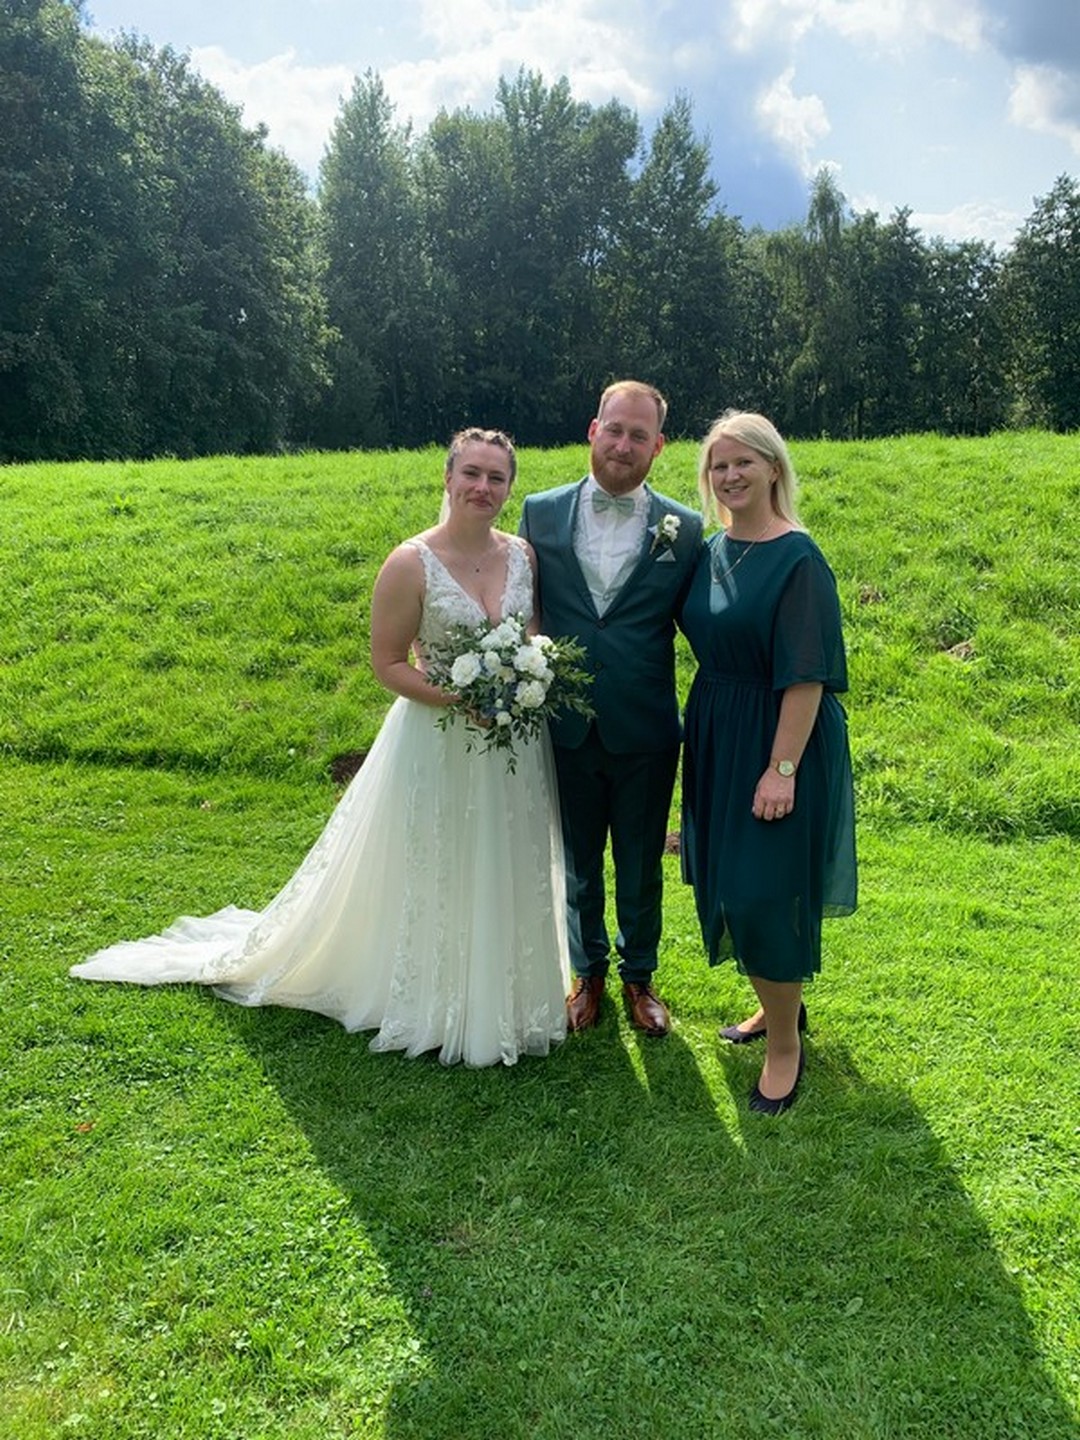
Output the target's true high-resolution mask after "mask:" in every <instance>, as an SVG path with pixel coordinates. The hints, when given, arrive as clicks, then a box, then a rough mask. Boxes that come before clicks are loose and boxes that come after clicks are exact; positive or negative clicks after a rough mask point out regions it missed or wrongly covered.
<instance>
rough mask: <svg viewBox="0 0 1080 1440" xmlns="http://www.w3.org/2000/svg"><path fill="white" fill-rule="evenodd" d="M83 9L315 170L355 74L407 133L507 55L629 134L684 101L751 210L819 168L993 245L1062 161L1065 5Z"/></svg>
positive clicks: (881, 0)
mask: <svg viewBox="0 0 1080 1440" xmlns="http://www.w3.org/2000/svg"><path fill="white" fill-rule="evenodd" d="M84 17H85V19H86V21H87V22H88V25H89V28H90V29H92V30H93V31H95V32H96V33H98V34H101V35H103V36H109V35H113V34H116V33H117V32H119V31H136V32H137V33H139V34H140V35H144V36H146V37H147V38H148V39H150V40H151V41H152V42H153V43H154V44H155V45H157V46H159V47H160V46H165V45H170V46H172V47H173V48H174V49H176V50H180V51H187V52H189V53H190V56H191V60H192V63H193V65H194V67H195V68H196V69H197V70H198V71H199V72H200V73H201V74H202V75H203V76H205V78H206V79H207V80H210V81H211V82H212V83H214V84H215V85H217V86H218V87H219V88H220V89H221V90H222V91H224V93H225V94H226V95H227V96H228V97H229V99H231V100H232V101H234V102H235V103H237V104H239V105H241V106H242V107H243V111H244V119H245V121H246V122H247V123H249V124H251V125H254V124H256V123H258V122H262V123H264V124H266V125H267V126H268V128H269V134H270V141H271V143H272V144H274V145H277V146H279V147H280V148H281V149H283V150H285V151H286V152H287V153H288V154H289V155H291V156H292V157H293V159H294V160H296V161H297V163H298V164H299V165H300V166H301V167H302V168H303V169H304V170H305V171H306V172H307V173H308V174H309V175H311V176H312V177H314V176H315V175H316V174H317V171H318V165H319V160H320V158H321V156H322V153H323V149H324V147H325V145H326V141H327V139H328V136H329V133H330V128H331V126H332V124H333V121H334V118H335V116H336V114H337V111H338V107H339V104H340V100H341V97H342V96H343V95H347V94H348V92H349V91H350V89H351V88H352V84H353V79H354V77H355V76H357V75H360V74H363V73H364V71H366V70H368V69H372V70H375V71H377V72H378V73H379V75H381V77H382V79H383V82H384V84H385V86H386V89H387V92H388V93H389V95H390V98H391V100H392V101H393V102H394V105H395V109H396V114H397V118H398V120H399V121H401V122H402V123H404V122H406V121H412V123H413V126H414V128H415V129H418V130H423V129H424V128H425V127H426V126H427V124H428V123H429V121H430V120H431V118H432V117H433V116H434V115H435V114H436V113H437V111H438V110H439V109H440V108H442V107H444V108H446V109H449V110H454V109H458V108H461V107H464V106H470V107H472V108H473V109H474V110H477V111H486V110H490V109H491V108H492V106H493V103H494V96H495V86H496V83H497V80H498V78H499V76H500V75H509V76H512V75H514V74H515V73H516V72H517V70H518V69H519V68H520V67H521V66H525V67H526V68H527V69H530V70H535V71H539V72H540V73H541V74H542V75H543V76H544V78H545V79H546V80H547V81H549V82H552V83H553V82H554V81H555V80H557V79H559V78H560V77H561V76H564V75H565V76H566V78H567V79H568V80H569V82H570V85H571V89H572V90H573V92H574V95H575V96H576V97H577V98H578V99H580V100H586V101H589V102H591V103H593V104H603V103H604V102H605V101H607V100H609V99H611V98H613V97H614V98H617V99H620V100H622V101H623V102H624V103H626V104H628V105H629V106H630V107H631V108H632V109H634V110H635V111H636V112H637V115H638V118H639V119H640V121H641V122H642V126H643V128H644V130H645V133H646V135H647V134H648V133H649V132H650V131H651V128H652V126H653V124H655V121H656V119H657V118H658V116H659V115H660V114H661V112H662V111H663V109H664V107H665V106H666V105H667V104H668V103H669V102H670V100H671V99H672V98H673V96H674V95H676V94H677V93H678V92H680V91H682V92H683V93H685V94H687V95H688V96H689V97H690V99H691V101H692V104H693V110H694V119H695V125H696V128H697V129H698V131H699V133H701V134H703V135H707V137H708V139H709V142H710V147H711V151H712V156H713V170H714V178H715V180H716V181H717V183H718V184H719V186H720V200H721V203H722V204H723V206H724V208H725V209H726V210H727V211H728V212H729V213H730V214H732V215H737V216H739V217H740V218H741V219H742V220H743V221H744V222H745V223H746V224H748V225H752V224H761V225H764V226H765V227H767V228H769V229H773V228H776V227H778V226H780V225H783V224H786V223H789V222H791V221H798V220H802V219H803V218H804V216H805V213H806V195H807V186H808V183H809V180H810V179H811V178H812V176H813V175H814V174H815V173H816V172H817V171H818V170H819V169H820V168H821V167H822V166H829V167H831V168H832V169H833V171H834V173H835V176H836V180H837V183H838V185H839V187H840V189H841V191H842V192H843V193H844V195H845V196H846V197H847V199H848V202H849V204H850V205H851V207H852V208H853V209H855V210H857V211H860V212H861V211H866V210H874V211H877V213H878V214H879V215H880V216H881V217H882V219H887V218H888V216H889V215H891V214H892V213H893V211H894V210H896V209H898V208H900V207H902V206H903V207H906V208H908V209H909V210H910V211H911V212H912V223H913V224H915V225H916V226H917V227H918V228H919V229H920V230H921V231H922V232H923V234H924V235H925V236H931V235H940V236H942V237H944V238H945V239H947V240H965V239H981V240H990V241H993V242H995V243H998V244H1003V245H1004V244H1008V243H1009V241H1010V240H1011V239H1012V238H1013V236H1014V235H1015V233H1016V230H1017V228H1018V227H1019V226H1020V225H1021V224H1022V223H1023V221H1024V220H1025V219H1026V218H1027V217H1028V216H1029V215H1030V214H1031V212H1032V209H1033V208H1034V204H1035V201H1036V200H1037V199H1039V198H1041V197H1043V196H1045V195H1046V194H1047V193H1048V192H1049V190H1050V188H1051V186H1052V185H1053V183H1054V181H1055V180H1056V179H1057V177H1058V176H1059V175H1061V174H1070V175H1077V174H1080V14H1078V5H1077V0H712V3H707V0H648V3H646V0H382V3H371V0H232V3H230V0H84Z"/></svg>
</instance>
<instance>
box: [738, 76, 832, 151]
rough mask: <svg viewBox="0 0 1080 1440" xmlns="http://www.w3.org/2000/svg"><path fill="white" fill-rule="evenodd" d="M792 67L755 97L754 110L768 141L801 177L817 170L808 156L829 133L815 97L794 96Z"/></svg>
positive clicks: (827, 125) (827, 123) (821, 107)
mask: <svg viewBox="0 0 1080 1440" xmlns="http://www.w3.org/2000/svg"><path fill="white" fill-rule="evenodd" d="M794 78H795V70H794V67H793V66H788V68H787V69H786V70H785V71H784V72H783V74H782V75H779V76H778V77H777V78H776V79H775V80H774V81H773V82H772V84H771V85H769V86H768V87H767V88H766V89H765V90H763V91H762V92H761V94H760V95H759V96H758V99H757V102H756V104H755V106H754V110H755V113H756V115H757V116H758V118H759V120H760V121H761V124H762V126H763V127H764V129H765V130H766V131H767V132H768V134H769V135H770V137H771V138H772V139H773V140H774V141H775V142H776V144H777V145H779V146H781V147H782V148H783V149H784V150H786V151H787V152H788V154H789V155H791V156H792V157H793V158H794V160H795V161H796V163H797V164H798V166H799V169H800V170H801V172H802V173H803V175H810V174H812V173H813V172H814V171H815V170H817V169H818V163H817V162H815V161H813V160H812V158H811V156H812V153H813V150H814V147H815V146H816V145H817V144H818V142H819V141H820V140H822V139H824V137H825V136H826V135H828V133H829V128H830V127H829V117H828V115H827V114H826V113H825V106H824V104H823V103H822V101H821V100H820V98H819V97H818V96H817V95H796V94H795V92H794V90H793V89H792V81H793V80H794Z"/></svg>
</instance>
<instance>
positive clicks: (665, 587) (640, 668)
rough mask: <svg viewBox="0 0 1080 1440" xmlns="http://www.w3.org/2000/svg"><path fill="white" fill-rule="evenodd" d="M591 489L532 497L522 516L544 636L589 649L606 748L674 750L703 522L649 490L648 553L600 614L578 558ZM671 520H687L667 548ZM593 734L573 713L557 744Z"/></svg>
mask: <svg viewBox="0 0 1080 1440" xmlns="http://www.w3.org/2000/svg"><path fill="white" fill-rule="evenodd" d="M584 484H585V481H584V480H581V481H578V482H577V483H576V484H574V485H561V486H559V487H558V488H557V489H555V490H546V491H541V492H540V493H538V494H535V495H528V496H526V498H525V503H524V505H523V507H522V512H521V525H520V527H519V533H520V534H522V535H523V536H524V537H525V539H526V540H528V542H529V543H530V545H532V547H533V549H534V550H535V551H536V558H537V565H538V570H539V583H540V615H541V624H542V628H543V630H544V632H545V634H548V635H570V636H573V637H574V638H575V639H576V640H577V641H579V643H580V644H581V645H583V646H584V647H585V653H586V656H587V660H586V668H587V669H588V670H589V671H590V672H591V674H592V676H593V685H592V695H591V697H590V698H591V702H592V705H593V708H594V709H595V711H596V726H597V730H598V731H599V735H600V740H601V743H602V744H603V745H604V747H605V749H607V750H610V751H611V752H612V753H614V754H630V753H642V752H645V751H652V750H666V749H668V748H670V747H673V746H677V745H678V743H679V739H680V726H679V706H678V700H677V697H676V694H675V621H674V616H675V613H676V610H677V609H678V607H679V604H680V602H681V600H682V597H683V594H684V592H685V590H686V588H687V586H688V585H689V582H690V577H691V575H692V573H693V570H694V564H695V562H696V561H697V558H698V556H699V554H700V552H701V532H702V520H701V516H700V515H699V514H697V512H696V511H694V510H690V509H688V508H687V507H686V506H685V505H679V504H678V503H677V502H676V501H674V500H669V499H668V498H667V496H665V495H658V494H657V493H656V491H654V490H651V489H649V487H648V486H646V487H645V489H646V493H647V495H648V497H649V514H648V522H647V528H646V532H645V539H644V542H643V544H642V547H641V554H640V555H639V556H638V560H637V564H636V565H635V567H634V569H633V570H632V572H631V573H630V576H629V578H628V579H627V581H626V583H625V585H624V586H623V587H622V589H621V590H620V591H619V592H618V594H617V595H616V596H615V599H614V600H613V601H612V603H611V605H610V606H609V607H608V609H607V610H606V611H605V612H604V614H603V615H598V614H597V612H596V606H595V604H594V603H593V598H592V596H591V594H590V593H589V587H588V585H587V584H586V582H585V576H584V575H583V574H582V571H581V566H580V565H579V564H578V559H577V556H576V555H575V554H574V526H575V523H576V520H577V507H578V504H579V501H580V497H581V493H582V489H583V487H584ZM665 515H675V516H677V517H678V520H679V530H678V534H677V535H676V537H675V540H674V541H673V543H672V544H670V545H668V544H667V543H666V542H665V541H663V540H662V539H661V540H659V541H657V536H658V534H659V531H658V526H659V525H660V523H661V521H662V520H663V518H664V516H665ZM654 542H656V543H654ZM588 728H589V721H588V720H587V719H586V718H585V717H584V716H582V715H576V714H574V713H572V712H569V713H564V714H561V715H558V716H556V717H555V719H554V720H553V721H552V724H551V738H552V740H553V741H554V743H555V744H556V745H564V746H567V747H569V748H571V749H573V748H575V747H576V746H578V745H580V744H581V742H582V741H583V740H584V738H585V735H586V733H587V731H588Z"/></svg>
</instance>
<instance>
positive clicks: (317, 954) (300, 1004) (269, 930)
mask: <svg viewBox="0 0 1080 1440" xmlns="http://www.w3.org/2000/svg"><path fill="white" fill-rule="evenodd" d="M71 973H72V975H75V976H78V977H79V978H81V979H86V980H117V981H127V982H129V983H133V984H139V985H161V984H167V983H171V982H194V983H197V984H201V985H210V986H213V987H214V989H215V990H216V992H217V993H218V994H219V995H222V996H223V997H225V998H226V999H228V1000H232V1001H235V1002H236V1003H238V1004H241V1005H286V1006H292V1007H294V1008H298V1009H302V1010H312V1011H316V1012H318V1013H319V1014H322V1015H328V1016H330V1017H332V1018H333V1019H335V1020H337V1021H339V1022H340V1023H341V1024H342V1025H344V1026H345V1028H346V1029H348V1030H375V1031H376V1032H377V1033H376V1034H375V1036H374V1038H373V1039H372V1041H371V1047H372V1049H374V1050H403V1051H405V1052H406V1053H408V1054H409V1055H419V1054H421V1053H424V1052H426V1051H434V1050H437V1051H438V1052H439V1058H440V1059H441V1060H442V1061H443V1062H444V1063H446V1064H453V1063H455V1062H457V1061H459V1060H460V1061H464V1062H465V1063H466V1064H467V1065H491V1064H494V1063H496V1062H499V1061H501V1062H502V1063H503V1064H507V1065H512V1064H513V1063H514V1062H515V1061H516V1060H517V1058H518V1056H519V1055H521V1054H529V1055H544V1054H546V1053H547V1052H548V1049H549V1047H550V1045H551V1043H552V1042H553V1041H559V1040H561V1039H562V1038H563V1037H564V1035H565V1033H566V1018H565V1006H564V996H565V992H566V986H567V982H568V977H569V960H568V946H567V938H566V908H565V879H564V872H563V862H562V848H561V839H560V832H559V816H558V802H557V799H556V789H555V777H554V766H553V762H552V757H551V747H550V743H549V741H548V739H547V736H546V735H544V736H543V738H542V739H541V740H539V741H536V742H531V743H529V744H527V745H523V746H519V751H518V759H517V765H516V769H515V770H514V772H513V773H511V772H510V771H508V769H507V766H506V760H505V757H504V756H503V755H502V754H501V753H499V752H497V751H493V752H490V753H488V754H480V753H478V752H476V751H472V752H470V751H468V750H467V749H466V746H465V732H464V728H463V726H462V723H461V722H460V721H455V722H454V723H453V724H452V725H451V726H450V727H449V728H447V729H445V730H444V729H442V728H440V727H439V725H438V724H437V712H435V711H433V710H432V709H431V708H430V707H428V706H424V705H419V704H416V703H414V702H412V701H408V700H404V699H398V700H396V701H395V702H394V704H393V705H392V706H391V709H390V712H389V714H388V716H387V719H386V722H385V724H384V725H383V727H382V730H381V731H380V732H379V736H378V738H377V740H376V742H375V744H374V745H373V747H372V749H371V751H370V753H369V754H368V757H367V759H366V761H365V762H364V765H363V766H362V768H361V769H360V770H359V772H358V773H357V775H356V776H355V778H354V779H353V781H352V782H351V784H350V785H349V787H348V789H347V790H346V791H345V793H344V795H343V796H342V798H341V800H340V802H339V804H338V805H337V807H336V809H335V810H334V813H333V815H332V816H331V817H330V820H329V822H328V824H327V826H326V828H325V830H324V831H323V833H322V835H321V836H320V837H319V839H318V840H317V841H316V842H315V845H314V846H313V847H312V849H311V850H310V852H309V853H308V855H307V856H306V858H305V859H304V861H303V862H302V864H301V865H300V868H299V869H298V870H297V871H296V872H295V874H294V875H293V876H292V878H291V879H290V880H289V881H288V882H287V883H286V885H285V886H284V888H283V889H282V890H281V891H280V892H279V893H278V894H277V895H276V896H275V897H274V899H273V900H272V901H271V902H270V904H269V905H268V906H267V907H266V909H265V910H261V911H253V910H245V909H240V908H237V907H236V906H228V907H226V908H225V909H224V910H219V911H218V912H217V913H216V914H214V915H210V916H207V917H202V918H193V917H190V916H184V917H182V918H181V919H179V920H177V921H176V922H175V923H174V924H173V925H171V926H170V927H169V928H168V929H167V930H166V931H165V932H164V933H163V934H161V935H153V936H149V937H148V938H146V939H142V940H134V941H123V942H121V943H119V944H116V945H112V946H110V947H108V948H107V949H105V950H100V951H98V952H97V953H96V954H95V955H93V956H91V957H90V959H88V960H86V961H84V962H83V963H82V964H80V965H76V966H74V967H73V969H72V971H71Z"/></svg>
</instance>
